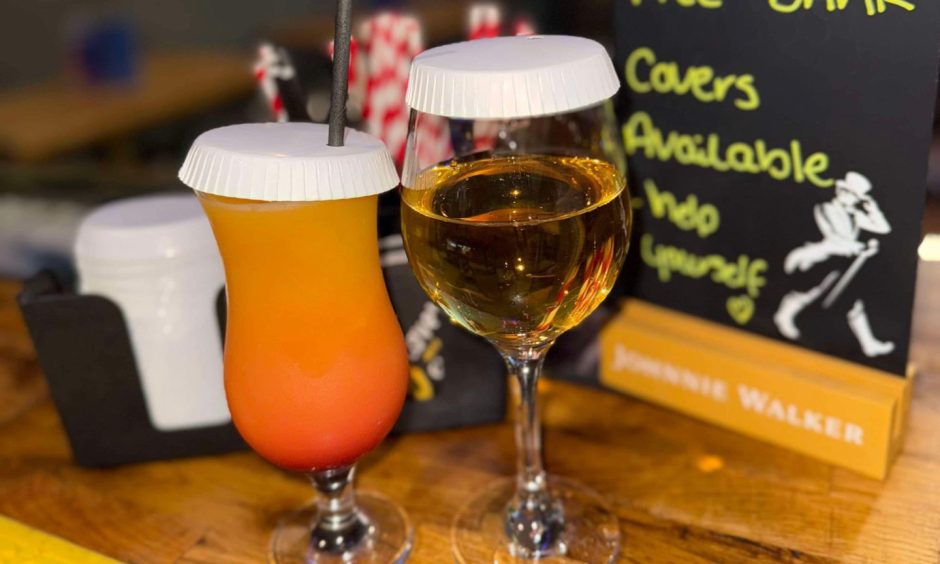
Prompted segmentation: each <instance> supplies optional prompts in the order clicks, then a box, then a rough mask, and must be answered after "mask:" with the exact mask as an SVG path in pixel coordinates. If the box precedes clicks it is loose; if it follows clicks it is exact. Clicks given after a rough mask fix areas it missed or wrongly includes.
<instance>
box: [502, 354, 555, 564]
mask: <svg viewBox="0 0 940 564" xmlns="http://www.w3.org/2000/svg"><path fill="white" fill-rule="evenodd" d="M547 350H548V347H543V348H538V349H536V348H527V349H521V350H513V351H504V352H503V359H504V360H505V361H506V366H507V367H508V369H509V373H510V374H511V375H513V376H514V377H515V378H516V381H517V382H518V383H519V404H518V406H517V408H516V429H515V430H516V448H517V450H518V453H517V454H518V476H517V484H516V494H515V495H514V496H513V499H512V500H511V501H510V502H509V505H508V507H507V508H506V523H505V527H506V534H507V535H508V536H509V548H510V552H512V554H513V555H514V556H517V557H522V558H538V557H541V556H546V555H550V554H559V553H563V552H564V544H563V542H562V539H561V534H562V531H563V529H564V510H563V508H562V506H561V504H560V503H558V502H557V501H556V500H553V499H552V497H551V493H550V491H549V489H548V484H547V482H546V475H545V468H544V466H543V464H542V430H541V425H540V419H539V412H538V401H537V400H538V380H539V376H540V375H541V372H542V363H543V362H544V360H545V353H546V352H547Z"/></svg>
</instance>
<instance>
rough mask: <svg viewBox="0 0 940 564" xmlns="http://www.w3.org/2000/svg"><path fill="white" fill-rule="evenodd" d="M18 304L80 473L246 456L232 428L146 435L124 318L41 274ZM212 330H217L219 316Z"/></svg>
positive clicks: (150, 430) (107, 304) (109, 305)
mask: <svg viewBox="0 0 940 564" xmlns="http://www.w3.org/2000/svg"><path fill="white" fill-rule="evenodd" d="M221 296H222V292H220V301H221ZM17 302H18V304H19V307H20V311H21V312H22V314H23V319H24V320H25V321H26V326H27V328H28V329H29V333H30V336H31V337H32V340H33V346H34V347H35V349H36V355H37V357H38V358H39V365H40V367H41V368H42V370H43V372H44V373H45V375H46V380H47V381H48V383H49V390H50V392H51V394H52V400H53V402H54V403H55V405H56V408H57V409H58V411H59V416H60V418H61V419H62V425H63V426H64V427H65V432H66V434H67V435H68V438H69V444H70V445H71V447H72V454H73V456H74V458H75V462H76V463H78V464H79V465H80V466H88V467H107V466H116V465H119V464H129V463H135V462H146V461H149V460H165V459H171V458H181V457H187V456H199V455H208V454H219V453H225V452H231V451H235V450H241V449H244V448H246V446H245V443H244V442H243V441H242V439H241V437H239V435H238V432H237V431H236V430H235V427H234V426H233V425H232V424H231V423H229V424H226V425H215V426H211V427H198V428H193V429H182V430H177V431H160V430H157V429H155V428H154V427H153V425H152V424H151V422H150V417H149V416H148V414H147V407H146V405H145V403H144V391H143V388H142V387H141V383H140V377H139V376H138V373H137V364H136V362H135V360H134V353H133V349H132V347H131V341H130V336H129V334H128V331H127V324H126V322H125V320H124V314H123V313H122V312H121V309H120V308H119V307H118V306H117V304H115V303H114V302H112V301H111V300H109V299H107V298H105V297H102V296H94V295H87V296H86V295H78V294H75V293H74V292H72V291H70V290H69V289H67V288H65V286H64V284H63V283H62V282H61V281H60V279H59V278H58V277H57V276H56V275H54V274H53V273H51V272H50V271H42V272H40V273H39V274H37V275H36V276H34V277H33V278H31V279H29V280H27V281H26V282H25V284H24V286H23V290H22V292H20V294H19V296H18V297H17ZM223 303H224V302H223ZM219 311H220V312H224V311H225V310H224V306H223V307H220V308H219ZM219 323H220V324H222V326H223V327H224V318H223V317H221V316H220V319H219Z"/></svg>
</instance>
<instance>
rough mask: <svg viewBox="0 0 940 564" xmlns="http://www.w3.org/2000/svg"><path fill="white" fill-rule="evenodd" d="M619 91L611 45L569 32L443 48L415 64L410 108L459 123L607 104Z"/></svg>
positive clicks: (470, 42) (408, 101)
mask: <svg viewBox="0 0 940 564" xmlns="http://www.w3.org/2000/svg"><path fill="white" fill-rule="evenodd" d="M619 88H620V80H619V79H618V78H617V72H616V71H615V70H614V65H613V63H612V62H611V60H610V56H609V55H608V54H607V51H606V50H605V49H604V47H603V46H602V45H601V44H600V43H598V42H596V41H593V40H591V39H586V38H583V37H571V36H564V35H529V36H516V37H494V38H492V39H478V40H475V41H467V42H463V43H454V44H451V45H442V46H440V47H435V48H434V49H429V50H427V51H425V52H423V53H421V54H420V55H418V56H417V57H416V58H415V60H414V61H413V62H412V65H411V76H410V78H409V80H408V91H407V93H406V94H405V99H406V101H407V103H408V105H409V106H410V107H412V108H414V109H415V110H418V111H420V112H424V113H428V114H434V115H439V116H446V117H450V118H460V119H511V118H523V117H535V116H542V115H548V114H557V113H562V112H568V111H572V110H577V109H580V108H586V107H588V106H592V105H594V104H597V103H599V102H602V101H604V100H606V99H608V98H610V97H611V96H613V95H614V94H616V92H617V90H618V89H619Z"/></svg>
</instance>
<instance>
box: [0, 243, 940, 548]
mask: <svg viewBox="0 0 940 564" xmlns="http://www.w3.org/2000/svg"><path fill="white" fill-rule="evenodd" d="M18 289H19V284H18V283H15V282H12V281H5V282H0V514H3V515H5V516H7V517H10V518H12V519H14V520H16V521H19V522H21V523H23V524H26V525H28V526H30V527H34V528H36V529H39V530H41V531H44V532H46V533H49V534H52V535H55V536H58V537H61V538H63V539H65V540H67V541H70V542H71V543H74V544H76V545H79V546H81V547H85V548H87V549H90V550H92V551H95V552H98V553H100V554H102V555H105V556H109V557H112V558H115V559H118V560H121V561H132V562H170V561H179V562H258V561H263V560H264V558H265V552H266V548H267V543H268V539H269V535H270V533H271V531H272V529H273V527H274V525H275V523H276V522H277V520H278V518H279V516H280V515H282V514H283V513H285V512H288V511H290V510H292V509H294V508H295V507H297V506H298V505H300V504H302V503H304V502H305V501H306V500H308V499H309V498H310V497H311V493H312V492H311V489H310V487H309V485H308V484H307V482H306V480H305V479H304V478H303V477H301V476H298V475H292V474H289V473H287V472H283V471H280V470H278V469H276V468H274V467H272V466H270V465H268V464H267V463H265V462H264V461H262V460H261V459H260V458H259V457H258V456H256V455H254V454H253V453H251V452H242V453H235V454H230V455H224V456H212V457H203V458H194V459H185V460H177V461H170V462H158V463H147V464H137V465H131V466H125V467H120V468H114V469H108V470H89V469H83V468H79V467H77V466H75V465H74V464H73V463H72V462H71V455H70V452H69V446H68V442H67V440H66V437H65V434H64V432H63V429H62V426H61V424H60V422H59V419H58V416H57V414H56V411H55V408H54V406H53V404H52V403H51V400H50V399H49V395H48V391H47V389H46V385H45V382H44V379H43V376H42V374H41V372H40V370H39V367H38V365H37V363H36V361H35V356H34V353H33V351H32V347H31V344H30V341H29V338H28V337H27V334H26V330H25V327H24V326H23V323H22V320H21V318H20V315H19V311H18V310H17V308H16V305H15V301H14V299H15V295H16V293H17V291H18ZM918 290H919V291H918V299H917V308H916V313H915V327H914V345H913V351H912V356H913V359H914V361H915V362H916V363H917V366H918V370H919V374H918V379H917V382H916V385H915V390H914V401H913V407H912V413H911V416H910V429H909V433H908V436H907V440H906V443H905V447H904V451H903V454H902V455H901V456H900V458H899V459H898V460H897V462H896V464H895V465H894V468H893V469H892V471H891V473H890V476H889V478H888V480H887V481H886V482H884V483H881V482H878V481H875V480H871V479H867V478H863V477H861V476H859V475H857V474H854V473H852V472H850V471H848V470H843V469H839V468H835V467H832V466H829V465H827V464H824V463H821V462H817V461H815V460H812V459H809V458H806V457H803V456H800V455H798V454H794V453H791V452H788V451H786V450H783V449H780V448H776V447H772V446H769V445H766V444H763V443H760V442H757V441H754V440H751V439H748V438H745V437H742V436H739V435H736V434H734V433H731V432H728V431H725V430H723V429H720V428H717V427H714V426H710V425H707V424H704V423H701V422H698V421H695V420H693V419H690V418H688V417H685V416H682V415H679V414H676V413H673V412H670V411H667V410H664V409H661V408H658V407H655V406H652V405H650V404H647V403H643V402H641V401H637V400H634V399H631V398H629V397H623V396H618V395H614V394H611V393H605V392H602V391H598V390H592V389H586V388H581V387H577V386H575V385H571V384H565V383H558V382H550V381H549V382H545V386H544V389H543V394H544V404H543V405H544V424H545V442H546V449H545V452H546V456H547V460H546V463H547V466H548V468H549V470H550V471H551V472H553V473H556V474H560V475H563V476H569V477H572V478H576V479H578V480H581V481H582V482H584V483H586V484H588V485H590V486H592V487H593V488H595V489H596V490H597V491H599V492H602V493H603V495H604V497H605V498H606V499H607V500H608V501H609V503H610V504H611V505H612V506H613V507H614V508H615V511H616V513H617V514H618V516H619V518H620V523H621V530H622V534H623V552H622V560H623V561H625V562H633V561H636V562H650V561H656V562H712V561H722V562H744V561H747V562H750V561H789V562H833V561H850V562H905V563H908V562H938V561H940V263H926V262H925V263H922V264H921V269H920V279H919V286H918ZM514 462H515V452H514V445H513V436H512V428H511V426H510V424H509V423H508V422H506V423H503V424H500V425H495V426H486V427H480V428H471V429H463V430H457V431H449V432H439V433H431V434H418V435H408V436H398V437H391V438H389V439H388V440H387V441H386V442H385V443H384V444H383V445H382V446H381V447H380V448H379V449H378V450H377V451H375V452H373V453H372V454H370V455H369V456H367V457H366V458H365V459H364V460H363V461H362V462H361V464H360V472H359V487H360V489H363V490H364V489H374V490H378V491H380V492H382V493H384V494H385V495H387V496H388V497H390V498H392V499H393V500H395V501H397V502H399V503H401V504H402V506H404V508H405V509H406V510H407V511H408V512H409V515H410V517H411V519H412V521H413V523H414V525H415V531H416V533H415V545H414V550H413V553H412V558H411V559H410V560H409V562H414V563H418V564H423V563H438V562H445V561H450V560H451V557H450V552H449V550H450V549H449V544H450V533H449V527H450V523H451V520H452V519H453V517H454V515H455V513H456V512H457V510H458V509H459V508H460V507H461V506H462V505H463V504H464V503H466V502H468V501H469V500H470V499H471V497H472V496H473V495H474V494H475V493H476V492H478V491H479V490H480V489H481V488H483V487H486V486H487V485H489V484H490V483H491V482H492V481H493V480H495V479H497V478H502V477H508V476H511V475H512V473H513V470H514V468H513V465H514ZM3 538H4V537H3V535H2V534H0V544H2V541H3ZM3 553H4V550H3V547H0V556H2V555H3ZM0 560H2V558H0Z"/></svg>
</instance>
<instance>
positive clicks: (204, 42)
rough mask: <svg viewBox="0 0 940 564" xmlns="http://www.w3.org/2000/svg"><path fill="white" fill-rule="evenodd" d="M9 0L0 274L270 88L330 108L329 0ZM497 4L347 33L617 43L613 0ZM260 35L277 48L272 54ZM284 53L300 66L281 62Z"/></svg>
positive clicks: (140, 183)
mask: <svg viewBox="0 0 940 564" xmlns="http://www.w3.org/2000/svg"><path fill="white" fill-rule="evenodd" d="M0 3H2V5H3V13H4V14H5V15H6V17H4V18H0V276H2V277H13V278H24V277H27V276H30V275H32V274H33V273H35V272H36V270H37V269H38V268H40V267H43V266H51V267H54V268H55V269H56V270H60V271H63V272H66V273H67V271H68V270H69V269H70V266H69V264H70V254H71V243H72V240H73V237H74V232H75V228H76V227H77V224H78V222H79V219H80V218H81V216H82V214H83V213H85V211H86V210H87V209H89V208H90V207H93V206H95V205H97V204H99V203H101V202H104V201H107V200H110V199H114V198H116V197H122V196H130V195H135V194H143V193H149V192H156V191H165V190H174V189H176V190H182V187H181V186H180V185H179V183H178V182H177V181H176V170H177V168H178V166H179V164H180V162H181V161H182V159H183V156H184V155H185V151H186V150H187V149H188V147H189V145H190V143H191V141H192V140H193V138H194V137H195V136H196V135H197V134H198V133H200V132H202V131H205V130H206V129H209V128H211V127H215V126H219V125H224V124H229V123H237V122H246V121H271V120H272V119H274V116H273V113H272V112H274V111H276V110H277V108H276V107H272V103H275V104H276V103H280V104H281V105H282V106H283V107H284V108H286V110H287V111H289V112H290V113H292V114H294V115H291V116H290V117H291V119H298V118H297V114H303V115H302V117H303V118H309V119H314V120H317V121H319V120H322V119H324V118H325V116H326V113H327V110H328V104H329V102H328V100H329V94H328V88H329V81H330V59H329V48H328V44H329V40H330V39H331V38H332V26H333V14H334V8H335V5H334V2H332V1H330V0H322V1H310V0H267V1H265V2H258V1H251V0H161V1H160V2H153V1H148V0H121V1H117V0H30V1H25V2H24V1H21V0H0ZM484 6H485V5H484ZM495 9H497V10H498V15H497V16H495V17H496V18H497V21H496V22H495V27H494V28H492V29H489V28H487V27H486V26H487V25H490V24H493V23H494V22H493V21H491V20H492V18H493V17H494V16H493V14H492V12H491V11H487V10H486V9H484V10H483V11H482V12H480V11H479V5H478V13H476V14H471V11H472V10H471V2H466V1H462V0H448V1H444V2H442V1H440V0H412V1H406V2H389V1H376V0H374V1H372V2H367V1H364V0H360V1H357V2H356V3H355V7H354V10H355V12H356V14H355V16H354V33H356V32H357V30H360V29H361V28H362V25H363V24H364V22H366V21H367V20H368V19H369V18H370V17H373V16H374V15H375V14H378V13H381V12H384V11H393V12H396V13H399V14H405V15H408V14H410V15H412V16H415V18H416V19H417V22H418V23H419V26H420V30H419V33H420V46H421V47H425V48H426V47H432V46H435V45H438V44H441V43H447V42H451V41H458V40H464V39H467V38H468V37H471V36H473V34H477V36H486V35H506V34H512V33H525V32H526V31H527V30H528V31H532V30H534V31H537V32H539V33H567V34H576V35H586V36H590V37H592V38H595V39H597V40H599V41H601V42H602V43H605V44H606V45H608V46H609V47H611V48H612V42H613V37H612V35H613V24H612V20H613V18H612V14H613V0H581V1H579V2H570V1H564V0H542V1H536V0H529V1H516V2H510V1H506V2H502V3H501V5H500V6H499V7H496V8H495ZM481 18H482V19H481ZM481 26H482V27H481ZM491 27H492V26H491ZM481 34H482V35H481ZM412 39H413V38H404V40H405V41H406V42H408V41H411V40H412ZM262 41H268V42H270V45H271V46H272V49H273V51H271V52H269V53H268V55H269V56H273V61H274V62H273V63H271V61H269V63H270V64H268V65H267V66H265V64H263V61H261V59H263V58H264V56H265V55H264V54H262V53H261V52H260V51H259V47H258V46H259V44H260V43H261V42H262ZM360 47H361V48H360V51H362V50H364V49H366V48H367V47H368V46H367V45H363V46H360ZM271 53H273V54H274V55H271ZM285 60H286V61H289V65H290V66H291V67H292V68H293V69H294V71H293V72H292V73H286V74H285V73H283V72H282V71H283V68H282V67H283V65H284V63H285ZM354 64H355V61H354ZM370 64H371V63H370ZM353 72H354V73H355V69H354V71H353ZM265 73H268V75H269V76H268V77H267V78H268V79H270V75H271V74H275V75H277V86H278V89H277V92H278V96H281V97H282V98H283V99H282V100H280V101H279V102H274V101H273V100H272V98H271V97H270V92H269V93H268V94H269V95H268V97H267V98H266V97H265V95H263V94H262V91H263V90H264V86H265V83H264V79H265V77H264V76H263V75H264V74H265ZM278 73H280V74H278ZM361 74H362V73H361V69H360V75H361ZM352 82H355V78H354V77H353V78H352ZM269 84H271V83H269ZM357 111H358V112H359V113H358V114H356V112H357ZM361 111H362V107H361V104H359V106H358V108H357V104H356V103H355V101H354V100H351V112H352V113H353V114H354V115H351V116H350V118H351V121H352V124H353V125H356V124H357V123H358V124H360V125H361V121H360V120H362V119H364V116H363V115H362V114H361ZM933 154H934V157H933V159H932V160H933V163H934V164H935V165H936V166H933V167H932V173H931V178H930V186H931V190H932V191H933V193H934V194H940V145H938V144H937V143H935V144H934V150H933Z"/></svg>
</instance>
